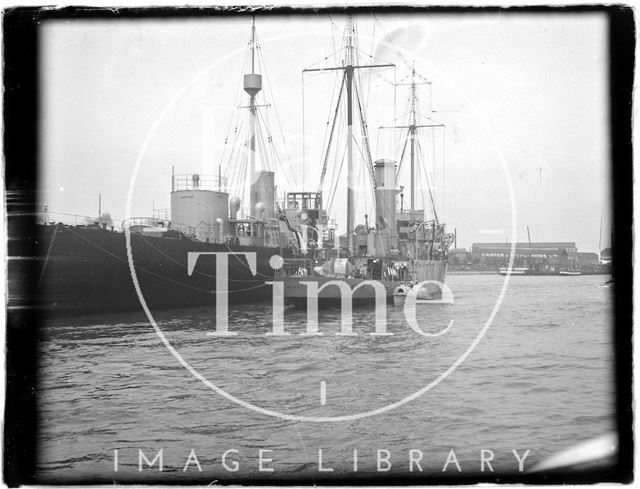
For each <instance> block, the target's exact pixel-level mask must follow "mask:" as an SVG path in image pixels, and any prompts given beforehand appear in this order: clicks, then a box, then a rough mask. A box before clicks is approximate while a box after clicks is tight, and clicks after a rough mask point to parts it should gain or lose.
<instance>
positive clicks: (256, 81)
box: [244, 16, 262, 212]
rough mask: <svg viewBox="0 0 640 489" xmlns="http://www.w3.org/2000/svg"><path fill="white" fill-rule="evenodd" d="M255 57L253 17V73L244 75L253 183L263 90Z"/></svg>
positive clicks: (252, 207)
mask: <svg viewBox="0 0 640 489" xmlns="http://www.w3.org/2000/svg"><path fill="white" fill-rule="evenodd" d="M255 56H256V18H255V16H254V17H253V22H252V24H251V73H250V74H247V75H244V91H245V92H247V93H248V94H249V112H250V114H251V115H250V116H249V181H250V183H253V182H254V180H255V172H256V123H257V117H258V114H257V105H256V95H257V94H258V93H259V92H260V90H262V75H260V74H258V73H256V72H255ZM253 197H254V196H253V193H252V195H251V199H250V203H249V205H250V210H249V212H253V210H254V208H255V205H256V203H257V202H253V200H255V199H254V198H253Z"/></svg>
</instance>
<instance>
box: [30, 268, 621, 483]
mask: <svg viewBox="0 0 640 489" xmlns="http://www.w3.org/2000/svg"><path fill="white" fill-rule="evenodd" d="M504 280H505V279H504V277H500V276H497V275H495V276H494V275H491V276H488V275H452V276H450V277H448V279H447V283H448V286H449V287H450V288H451V290H452V292H453V294H454V304H452V305H418V306H417V312H418V314H417V316H418V319H419V324H420V327H421V329H422V331H424V332H430V333H436V332H438V331H441V330H442V329H443V328H445V327H446V326H447V325H448V324H449V323H450V321H451V320H453V324H452V325H451V328H450V329H449V330H447V331H446V333H444V334H442V335H440V336H437V337H425V336H422V335H419V334H418V333H416V332H415V331H413V330H412V329H410V328H409V327H408V326H407V324H406V320H405V316H404V314H403V310H402V309H401V308H397V307H396V308H394V307H392V306H389V309H388V311H387V316H388V323H387V330H388V332H390V333H393V335H388V336H372V335H370V333H371V332H373V328H374V327H373V323H374V312H373V311H372V310H369V309H354V311H353V331H354V333H356V334H355V335H353V336H339V335H335V334H334V333H336V332H339V331H340V316H339V312H337V311H321V312H320V316H319V328H320V331H321V332H323V333H324V334H323V335H322V336H305V335H300V333H303V332H305V329H306V314H305V311H298V310H287V311H286V314H285V321H284V328H285V331H287V332H290V333H291V334H290V335H288V336H267V335H265V333H267V332H269V331H271V328H272V316H271V314H272V307H271V305H270V304H261V305H245V306H231V307H230V310H229V329H230V330H231V331H232V332H237V333H238V334H237V335H235V336H229V337H214V336H211V335H207V334H206V333H207V332H211V331H213V330H214V328H215V319H214V317H213V315H212V309H210V308H199V309H182V310H170V311H158V312H154V314H155V319H156V321H157V323H158V326H159V328H160V330H161V331H162V332H163V333H164V334H165V335H166V339H167V340H168V342H169V343H170V344H171V345H172V346H173V347H175V350H176V352H178V353H179V354H180V355H181V357H182V358H183V360H184V361H185V362H187V363H188V364H189V365H190V366H191V367H192V369H194V371H197V372H198V374H200V375H202V376H203V377H204V378H206V379H207V380H208V381H209V382H210V383H211V384H213V385H215V386H216V387H218V388H220V389H223V390H224V391H225V392H227V393H228V394H229V395H231V396H234V397H235V398H237V399H239V400H241V401H243V402H246V403H251V405H253V406H257V407H258V408H261V409H267V410H272V411H275V412H278V413H281V414H283V415H285V416H291V415H294V416H306V417H320V418H327V417H338V416H351V417H356V415H357V414H358V413H366V412H370V411H372V410H376V409H380V410H384V408H385V406H388V405H389V404H390V403H395V402H397V401H399V400H400V399H403V398H405V397H407V396H410V395H411V394H412V393H414V392H416V391H418V390H420V389H422V388H423V387H424V386H426V385H428V384H430V383H432V382H433V381H434V380H435V379H437V378H438V377H439V376H441V375H442V374H443V372H445V371H446V370H447V369H448V368H449V367H450V366H451V365H452V364H453V363H454V362H455V361H456V360H458V359H459V358H460V357H461V355H464V354H465V352H467V351H468V349H469V347H470V345H471V344H472V342H473V341H474V339H476V338H477V337H478V334H479V333H480V331H481V330H482V328H483V326H484V325H485V323H486V321H487V320H488V319H489V316H490V314H491V311H492V308H493V307H494V305H495V303H496V301H497V299H498V297H499V292H500V288H501V286H502V284H503V282H504ZM605 280H606V277H602V276H576V277H512V278H511V279H510V282H509V286H508V288H507V290H506V294H505V297H504V300H503V302H502V304H501V306H500V308H499V310H498V313H497V315H496V317H495V320H494V321H493V323H492V324H491V326H490V327H489V329H488V330H487V332H486V334H485V335H484V337H483V338H482V339H481V340H480V341H479V343H478V344H477V346H476V348H475V349H473V351H471V352H470V353H469V355H468V357H467V358H466V359H465V361H464V362H463V363H462V364H461V365H460V366H459V367H458V368H456V369H455V370H453V371H452V372H451V373H450V374H449V375H448V376H446V377H445V378H444V379H443V380H442V381H440V382H439V383H437V385H435V386H433V387H432V388H431V389H429V390H428V391H427V392H425V393H424V394H423V395H421V396H420V397H418V398H417V399H414V400H412V401H410V402H407V403H405V404H403V405H401V406H399V407H396V408H395V409H392V410H389V411H386V412H383V413H381V414H378V415H374V416H365V417H359V418H357V419H350V420H346V421H338V422H330V421H326V422H312V421H297V420H291V419H282V418H280V417H277V416H268V415H265V414H262V413H259V412H256V411H255V410H251V409H248V408H247V407H243V406H240V405H238V404H237V403H235V402H232V401H231V400H229V399H227V398H225V397H223V396H222V395H221V394H219V393H216V392H214V391H213V390H212V388H211V386H207V385H205V383H203V382H202V381H201V380H199V379H197V378H195V377H194V375H192V373H191V372H189V371H188V370H187V369H186V368H185V367H184V366H183V365H181V364H180V363H179V362H178V360H177V359H176V358H175V357H174V355H172V353H171V352H170V351H169V350H168V349H167V347H166V346H165V345H164V344H163V343H162V341H161V340H160V338H159V336H158V334H157V333H156V332H155V331H154V329H153V328H152V326H151V325H150V324H149V322H148V320H147V319H146V317H145V316H144V315H143V314H142V313H139V314H127V315H125V314H118V315H115V314H114V315H99V316H95V317H90V316H84V317H73V318H52V319H50V320H48V321H46V323H45V324H44V325H43V326H44V331H43V340H42V343H41V355H40V365H39V379H40V386H39V395H38V399H39V402H40V404H39V420H40V430H39V434H38V447H39V460H38V474H39V478H38V479H39V480H40V481H42V482H53V481H56V482H70V481H89V480H100V481H116V482H117V481H125V480H126V481H134V480H138V481H145V480H155V481H158V480H160V481H162V480H164V481H179V480H187V479H193V478H198V479H201V480H210V481H215V480H220V481H228V482H233V481H243V480H244V481H246V480H258V479H259V480H265V481H269V480H273V481H276V480H285V479H288V480H293V479H299V480H316V479H320V478H322V479H330V478H331V477H344V476H349V477H356V476H359V477H361V476H364V477H366V476H372V475H375V476H376V477H385V476H393V475H396V476H397V475H403V476H408V475H410V476H416V477H417V476H421V475H422V476H424V475H425V474H430V473H433V474H441V473H442V469H443V467H444V466H445V465H446V462H447V459H448V457H450V454H451V450H454V452H455V458H456V460H457V462H458V465H459V467H460V469H461V471H462V472H463V473H464V472H466V473H477V472H478V471H479V470H480V468H481V464H480V458H481V451H482V450H491V453H492V455H493V460H492V461H491V468H492V469H493V470H494V471H495V472H497V473H504V474H508V473H513V472H516V471H518V469H519V465H518V461H517V459H516V457H515V456H514V453H513V450H516V452H517V454H518V455H519V456H523V454H524V453H525V452H526V451H527V450H529V454H528V455H527V458H526V459H525V460H524V469H525V470H527V469H528V468H530V467H532V466H533V465H534V464H535V463H536V462H539V461H540V460H542V459H544V458H545V457H547V456H549V455H552V454H554V453H557V452H559V451H561V450H563V449H566V448H568V447H570V446H572V445H575V444H576V443H579V442H581V441H584V440H588V439H591V438H594V437H597V436H600V435H602V434H604V433H606V432H609V431H612V430H614V428H615V404H614V395H615V384H614V381H613V367H614V356H615V352H614V349H613V341H612V337H613V317H612V297H613V289H612V288H605V287H603V285H604V282H605ZM161 449H162V459H163V460H162V461H163V472H162V473H159V472H158V466H157V464H156V465H155V466H154V467H152V468H148V467H147V468H145V466H146V464H144V465H143V470H140V467H139V461H140V458H139V457H140V452H142V453H144V455H145V456H146V457H147V458H148V460H150V461H151V460H152V459H153V457H155V456H156V455H157V454H158V452H159V451H160V450H161ZM116 450H117V465H116V461H115V460H114V457H115V456H116V455H115V453H116V452H115V451H116ZM192 450H193V452H192ZM229 450H237V451H231V452H228V451H229ZM259 450H263V452H262V458H263V462H262V463H263V467H269V468H273V469H274V471H273V472H262V471H259V470H258V469H259V460H258V458H259ZM268 450H271V451H268ZM319 450H321V451H322V458H323V461H322V464H323V468H327V469H328V468H332V469H334V470H333V472H325V471H323V472H319V464H318V453H319ZM354 450H357V455H355V458H356V459H357V472H355V471H354ZM411 450H414V452H413V456H414V457H417V455H416V454H417V453H418V452H416V451H420V453H421V456H422V458H421V462H420V466H421V468H422V470H423V472H422V473H420V472H418V470H417V467H416V466H415V465H414V466H413V467H412V468H413V471H412V472H409V469H410V463H409V458H410V451H411ZM379 451H381V452H380V453H381V454H382V455H381V456H382V458H388V461H389V462H390V464H391V466H390V467H389V465H387V463H386V462H382V464H381V465H380V464H379V462H378V457H379V456H380V455H379ZM225 452H228V453H227V457H226V459H225V460H226V465H227V468H225V466H224V465H223V464H222V456H223V454H224V453H225ZM190 454H191V460H190V462H189V464H188V467H187V470H186V471H185V470H183V469H184V468H185V464H186V463H187V461H188V460H189V457H190ZM194 456H195V457H197V459H198V463H199V465H200V468H201V469H202V472H200V471H199V470H198V466H197V464H196V462H195V461H194V458H193V457H194ZM485 456H489V452H485ZM266 459H271V460H270V461H268V460H266ZM234 461H235V462H238V465H237V467H238V470H237V471H235V472H230V471H229V470H228V467H231V468H234V467H235V464H234ZM116 467H117V471H115V468H116ZM380 468H382V470H379V469H380ZM387 468H389V470H388V471H385V470H384V469H387ZM485 470H488V468H487V467H485ZM447 472H457V467H456V466H455V464H454V463H449V464H448V465H447Z"/></svg>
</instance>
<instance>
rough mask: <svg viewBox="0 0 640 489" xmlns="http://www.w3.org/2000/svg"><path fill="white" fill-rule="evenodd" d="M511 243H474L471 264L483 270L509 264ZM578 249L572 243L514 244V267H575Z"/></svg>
mask: <svg viewBox="0 0 640 489" xmlns="http://www.w3.org/2000/svg"><path fill="white" fill-rule="evenodd" d="M511 246H512V243H474V244H473V246H472V247H471V262H472V263H473V265H474V266H476V267H480V268H484V269H496V268H499V267H503V266H505V265H506V264H507V263H508V262H509V256H510V254H511ZM576 264H578V249H577V248H576V244H575V243H574V242H548V243H528V242H525V243H516V244H515V253H514V257H513V266H514V267H529V266H531V265H576Z"/></svg>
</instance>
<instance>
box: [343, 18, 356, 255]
mask: <svg viewBox="0 0 640 489" xmlns="http://www.w3.org/2000/svg"><path fill="white" fill-rule="evenodd" d="M346 29H347V33H346V34H347V52H346V60H345V61H346V66H345V75H346V80H345V81H346V84H347V248H348V249H349V253H352V252H353V231H354V221H355V214H356V210H355V205H354V202H353V197H354V195H353V18H352V17H351V16H350V15H349V17H348V18H347V26H346Z"/></svg>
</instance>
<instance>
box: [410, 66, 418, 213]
mask: <svg viewBox="0 0 640 489" xmlns="http://www.w3.org/2000/svg"><path fill="white" fill-rule="evenodd" d="M416 96H417V95H416V65H415V62H414V64H413V68H412V70H411V124H409V138H410V139H411V169H410V171H411V189H410V190H411V193H410V196H411V197H410V203H411V206H410V209H411V210H412V211H413V210H415V208H416V207H415V192H416V182H415V158H416V148H415V145H416Z"/></svg>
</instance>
